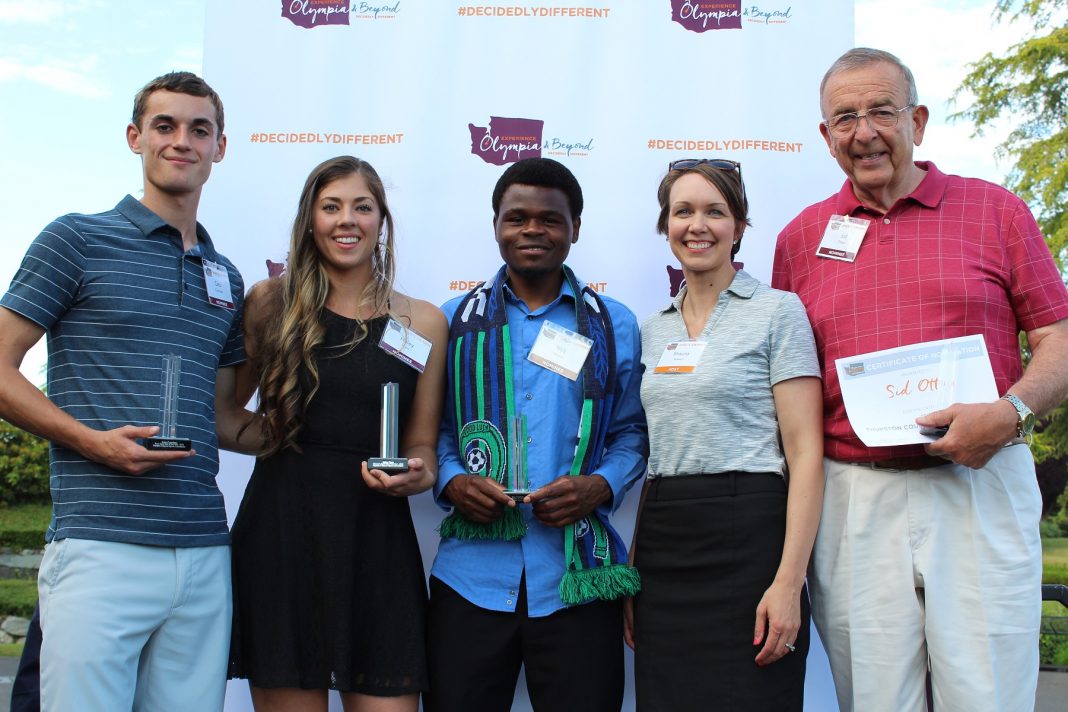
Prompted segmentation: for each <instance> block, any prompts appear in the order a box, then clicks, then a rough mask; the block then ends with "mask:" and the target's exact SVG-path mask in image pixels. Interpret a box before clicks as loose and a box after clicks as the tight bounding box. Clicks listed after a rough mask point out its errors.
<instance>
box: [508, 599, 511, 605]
mask: <svg viewBox="0 0 1068 712" xmlns="http://www.w3.org/2000/svg"><path fill="white" fill-rule="evenodd" d="M508 605H509V606H510V605H512V599H510V598H509V599H508Z"/></svg>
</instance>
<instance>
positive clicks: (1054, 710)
mask: <svg viewBox="0 0 1068 712" xmlns="http://www.w3.org/2000/svg"><path fill="white" fill-rule="evenodd" d="M18 663H19V661H18V658H3V657H0V709H2V710H8V709H9V705H10V704H11V679H12V678H13V677H14V676H15V670H16V668H18ZM1066 708H1068V672H1043V673H1040V674H1039V680H1038V701H1037V702H1036V703H1035V712H1064V710H1065V709H1066ZM815 712H820V711H819V710H816V711H815Z"/></svg>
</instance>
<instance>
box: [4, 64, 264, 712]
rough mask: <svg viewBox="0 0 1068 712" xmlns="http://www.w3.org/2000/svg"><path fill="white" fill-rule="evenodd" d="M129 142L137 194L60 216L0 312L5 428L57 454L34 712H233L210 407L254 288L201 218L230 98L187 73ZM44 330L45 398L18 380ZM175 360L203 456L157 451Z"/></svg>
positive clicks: (140, 105)
mask: <svg viewBox="0 0 1068 712" xmlns="http://www.w3.org/2000/svg"><path fill="white" fill-rule="evenodd" d="M126 136H127V141H128V143H129V146H130V149H131V151H133V152H134V153H136V154H138V155H140V156H141V158H142V163H143V169H144V195H143V197H142V198H141V199H140V200H136V199H134V198H132V197H130V196H126V197H125V198H123V199H122V200H121V201H120V202H119V204H118V205H116V206H115V208H114V209H112V210H110V211H107V212H104V213H100V214H97V215H65V216H63V217H60V218H58V219H56V220H55V221H54V222H52V223H51V224H50V225H48V226H47V227H46V228H45V229H44V230H43V231H42V232H41V234H40V235H39V236H38V237H37V239H36V240H34V242H33V244H32V245H31V246H30V248H29V250H28V252H27V253H26V256H25V258H24V260H23V262H22V266H21V267H20V269H19V271H18V272H17V274H16V275H15V278H14V279H13V281H12V283H11V287H10V289H9V291H8V292H7V294H6V295H4V297H3V299H2V300H0V307H2V308H0V416H2V417H4V418H5V419H7V420H9V421H11V422H12V423H14V424H16V425H17V426H19V427H21V428H24V429H25V430H27V431H30V432H33V433H36V434H38V435H40V436H42V437H45V438H47V439H48V440H50V441H51V451H50V462H51V489H52V500H53V515H52V521H51V524H50V525H49V528H48V531H47V533H46V539H47V541H48V542H49V543H48V545H47V547H46V549H45V555H44V561H43V562H42V565H41V570H40V577H39V589H40V605H41V623H42V628H43V631H44V642H43V647H42V652H41V693H42V699H41V702H42V708H43V709H46V710H74V709H77V710H83V711H89V710H100V711H101V712H110V711H112V710H121V709H127V710H129V709H138V710H140V709H145V710H147V709H152V710H212V709H220V708H221V707H222V700H223V692H224V689H225V680H226V658H227V655H228V648H229V630H230V607H231V604H230V557H229V546H228V532H227V526H226V513H225V510H224V507H223V497H222V494H221V493H220V492H219V489H218V487H217V486H216V484H215V475H216V474H217V472H218V464H219V458H218V447H219V444H220V442H219V440H220V438H218V437H217V436H216V428H215V421H216V408H217V404H216V398H215V394H216V392H219V393H223V394H225V393H232V392H233V390H234V389H233V379H234V373H233V372H234V367H235V366H237V365H238V364H240V363H241V362H243V361H244V358H245V356H244V350H243V343H242V338H241V329H240V319H239V315H240V312H241V305H242V295H243V292H244V287H243V283H242V281H241V276H240V275H239V274H238V272H237V270H236V269H235V268H234V266H233V264H232V263H230V261H229V260H227V259H226V258H225V257H223V256H222V255H220V254H218V253H217V252H216V251H215V247H214V245H213V243H212V241H211V239H210V237H209V236H208V233H207V232H206V231H205V230H204V228H203V227H202V226H201V225H200V224H199V223H197V220H196V216H197V206H198V203H199V201H200V193H201V189H202V188H203V186H204V183H205V182H206V181H207V179H208V176H209V174H210V173H211V167H212V164H214V163H217V162H218V161H220V160H222V158H223V155H224V153H225V150H226V137H225V135H224V134H223V107H222V102H221V101H220V100H219V97H218V95H217V94H216V93H215V92H214V91H213V90H212V89H211V87H209V86H208V85H207V84H206V83H205V82H204V81H203V80H202V79H200V78H199V77H197V76H195V75H193V74H190V73H188V72H175V73H171V74H167V75H164V76H162V77H159V78H157V79H155V80H153V81H152V82H149V84H147V85H146V86H145V87H144V88H143V89H142V90H141V91H140V92H139V93H138V95H137V97H136V99H135V103H134V111H133V120H132V122H131V123H130V125H129V126H128V127H127V129H126ZM46 333H47V334H48V388H47V393H48V396H47V397H45V395H44V394H43V393H42V392H41V391H40V390H38V389H37V388H36V387H35V386H34V385H33V384H32V383H30V382H29V381H28V380H27V379H26V378H25V377H23V376H22V375H21V373H20V372H19V365H20V363H21V362H22V359H23V357H24V355H25V354H26V352H27V351H28V350H29V349H30V347H32V346H33V345H34V344H35V343H37V341H38V340H39V339H40V338H41V336H42V335H44V334H46ZM169 357H170V358H169ZM173 357H179V359H180V369H172V376H174V378H172V385H176V390H174V392H175V394H176V396H177V397H176V399H174V402H175V403H176V408H175V409H174V412H175V421H176V425H177V432H176V433H174V434H173V435H174V436H176V437H177V438H188V439H189V440H191V449H189V450H167V449H164V450H152V449H148V448H147V447H146V440H145V439H146V438H150V437H152V436H156V435H157V434H162V433H159V427H158V425H159V424H160V422H161V409H162V405H163V401H164V400H165V399H164V398H163V397H162V396H161V393H163V392H164V390H166V389H165V387H164V386H165V383H164V381H165V376H166V369H165V363H167V362H170V363H171V364H172V365H174V364H176V363H178V362H179V360H178V359H175V358H173ZM231 400H232V399H228V398H223V399H221V402H220V403H219V404H218V407H220V408H224V409H228V408H230V407H232V403H231V402H230V401H231ZM226 412H229V411H228V410H227V411H226ZM167 435H172V434H169V433H168V434H167ZM222 440H223V441H224V444H225V441H228V440H229V436H228V435H224V436H223V437H222Z"/></svg>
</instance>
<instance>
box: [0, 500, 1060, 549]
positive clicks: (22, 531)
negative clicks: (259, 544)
mask: <svg viewBox="0 0 1068 712" xmlns="http://www.w3.org/2000/svg"><path fill="white" fill-rule="evenodd" d="M51 518H52V505H50V504H37V503H29V504H15V505H0V547H6V548H8V549H14V550H15V551H21V550H23V549H42V548H44V533H45V530H46V529H47V528H48V522H49V520H51ZM1057 536H1060V535H1059V534H1058V535H1057Z"/></svg>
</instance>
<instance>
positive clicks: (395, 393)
mask: <svg viewBox="0 0 1068 712" xmlns="http://www.w3.org/2000/svg"><path fill="white" fill-rule="evenodd" d="M399 434H400V386H398V385H397V384H396V383H383V384H382V433H381V439H380V441H379V443H380V449H381V452H382V457H372V458H368V460H367V469H368V470H381V471H382V472H385V473H386V474H387V475H392V474H394V473H397V472H407V471H408V458H406V457H398V456H397V442H398V440H399Z"/></svg>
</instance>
